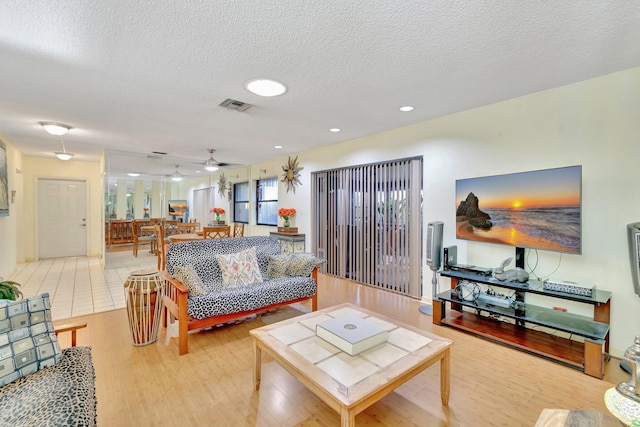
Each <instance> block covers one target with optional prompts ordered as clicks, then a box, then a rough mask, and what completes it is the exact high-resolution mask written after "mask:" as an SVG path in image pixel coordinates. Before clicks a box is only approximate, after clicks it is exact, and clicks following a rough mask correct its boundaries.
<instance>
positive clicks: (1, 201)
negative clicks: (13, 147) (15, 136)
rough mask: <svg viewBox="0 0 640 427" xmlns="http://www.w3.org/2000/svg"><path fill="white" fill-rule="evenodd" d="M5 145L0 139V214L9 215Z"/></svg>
mask: <svg viewBox="0 0 640 427" xmlns="http://www.w3.org/2000/svg"><path fill="white" fill-rule="evenodd" d="M7 172H8V167H7V146H6V145H5V144H4V142H2V141H0V216H8V215H9V177H8V173H7Z"/></svg>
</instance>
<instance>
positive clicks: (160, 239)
mask: <svg viewBox="0 0 640 427" xmlns="http://www.w3.org/2000/svg"><path fill="white" fill-rule="evenodd" d="M154 227H155V232H156V255H158V271H162V270H164V268H165V254H166V251H165V250H166V243H165V241H164V227H163V226H162V225H154Z"/></svg>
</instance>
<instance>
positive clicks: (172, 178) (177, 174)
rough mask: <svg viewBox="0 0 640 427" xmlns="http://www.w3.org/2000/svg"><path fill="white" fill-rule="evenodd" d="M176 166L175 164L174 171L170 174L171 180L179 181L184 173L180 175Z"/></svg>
mask: <svg viewBox="0 0 640 427" xmlns="http://www.w3.org/2000/svg"><path fill="white" fill-rule="evenodd" d="M178 167H179V165H176V171H175V172H174V173H172V174H171V181H173V182H180V181H182V178H184V175H182V174H181V173H180V171H178Z"/></svg>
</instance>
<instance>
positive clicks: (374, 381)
mask: <svg viewBox="0 0 640 427" xmlns="http://www.w3.org/2000/svg"><path fill="white" fill-rule="evenodd" d="M344 315H356V316H360V317H363V318H367V319H369V320H371V321H373V322H375V323H378V324H380V325H382V326H383V327H385V328H386V329H387V330H388V331H389V338H388V339H387V342H386V343H383V344H380V345H378V346H375V347H373V348H371V349H369V350H366V351H364V352H362V353H360V354H358V355H356V356H350V355H349V354H347V353H345V352H343V351H341V350H340V349H339V348H337V347H335V346H333V345H331V344H329V343H328V342H327V341H325V340H323V339H322V338H320V337H318V336H316V333H315V326H316V324H317V323H319V322H323V321H325V320H329V319H331V318H335V317H340V316H344ZM250 334H251V335H252V336H253V343H254V362H255V363H254V380H253V381H254V383H253V385H254V389H255V390H258V389H259V388H260V377H261V367H262V360H261V359H262V351H264V352H265V353H267V354H269V355H271V356H272V357H273V358H274V360H275V361H276V362H278V363H279V364H280V365H281V366H282V367H283V368H285V369H286V370H287V371H288V372H289V373H290V374H291V375H293V376H294V377H295V378H297V379H298V380H299V381H300V382H301V383H302V384H304V385H305V386H306V387H307V388H308V389H309V390H311V391H312V392H313V393H314V394H315V395H316V396H318V397H319V398H320V399H321V400H322V401H323V402H325V403H326V404H327V405H329V406H330V407H331V408H333V409H334V410H335V411H337V412H338V413H339V414H340V416H341V419H342V426H355V417H356V415H357V414H359V413H360V412H362V411H364V410H365V409H366V408H368V407H369V406H371V405H372V404H373V403H375V402H377V401H378V400H380V399H381V398H383V397H384V396H386V395H387V394H389V393H390V392H392V391H393V390H395V389H396V388H397V387H398V386H400V385H402V384H403V383H405V382H407V381H408V380H410V379H411V378H413V377H414V376H416V375H417V374H419V373H420V372H422V371H424V370H425V369H427V368H428V367H429V366H431V365H433V364H434V363H436V362H438V361H440V399H441V400H442V404H443V405H447V404H448V402H449V370H450V368H449V366H450V358H449V348H450V347H451V344H452V343H453V342H452V341H450V340H448V339H444V338H441V337H439V336H437V335H434V334H431V333H428V332H425V331H423V330H420V329H418V328H414V327H412V326H409V325H406V324H404V323H401V322H398V321H396V320H393V319H390V318H388V317H386V316H382V315H380V314H377V313H374V312H372V311H369V310H366V309H363V308H360V307H357V306H355V305H352V304H341V305H337V306H334V307H329V308H326V309H324V310H318V311H314V312H312V313H308V314H305V315H302V316H298V317H294V318H292V319H288V320H284V321H282V322H278V323H275V324H273V325H268V326H263V327H261V328H257V329H254V330H252V331H250Z"/></svg>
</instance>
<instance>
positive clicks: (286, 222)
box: [282, 216, 291, 227]
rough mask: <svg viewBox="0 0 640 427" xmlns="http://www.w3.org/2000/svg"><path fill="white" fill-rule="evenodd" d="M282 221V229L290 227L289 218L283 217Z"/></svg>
mask: <svg viewBox="0 0 640 427" xmlns="http://www.w3.org/2000/svg"><path fill="white" fill-rule="evenodd" d="M282 219H284V223H282V226H283V227H290V226H291V223H290V222H289V217H288V216H284V217H282Z"/></svg>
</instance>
